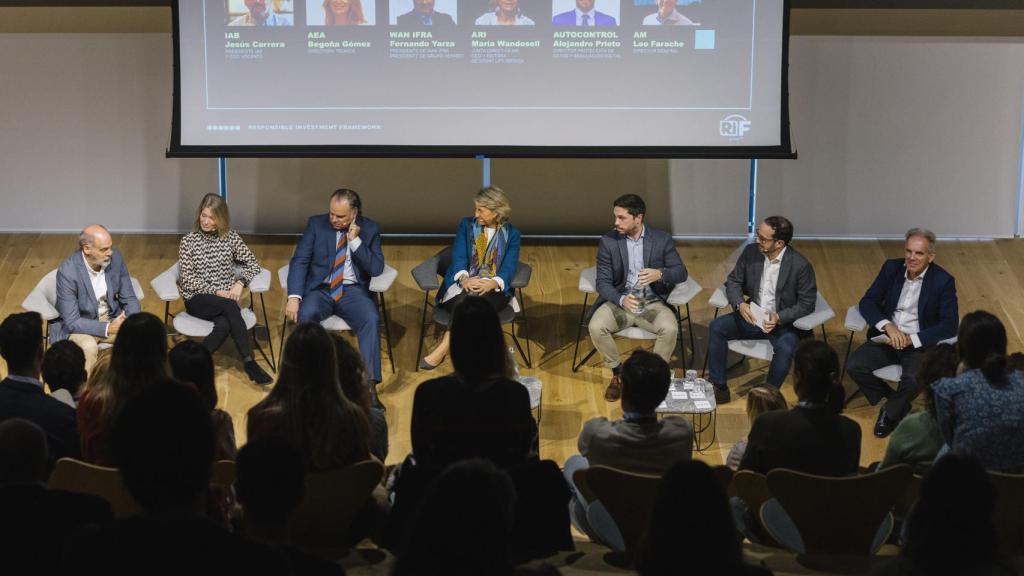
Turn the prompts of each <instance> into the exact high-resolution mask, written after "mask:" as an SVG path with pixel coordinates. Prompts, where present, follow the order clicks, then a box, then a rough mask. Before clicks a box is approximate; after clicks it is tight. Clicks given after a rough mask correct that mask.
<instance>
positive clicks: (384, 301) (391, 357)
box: [377, 293, 420, 374]
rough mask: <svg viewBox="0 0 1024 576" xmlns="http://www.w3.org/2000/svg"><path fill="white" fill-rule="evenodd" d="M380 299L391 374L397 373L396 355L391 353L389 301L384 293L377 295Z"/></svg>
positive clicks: (417, 361) (417, 362)
mask: <svg viewBox="0 0 1024 576" xmlns="http://www.w3.org/2000/svg"><path fill="white" fill-rule="evenodd" d="M377 297H378V298H379V299H380V314H381V316H383V317H384V341H385V342H386V343H387V345H388V359H389V360H390V361H391V373H392V374H394V373H395V354H394V353H393V352H392V351H391V321H390V320H389V319H388V305H387V299H386V298H385V297H384V294H383V293H380V294H377ZM419 363H420V361H419V359H417V360H416V364H417V365H419Z"/></svg>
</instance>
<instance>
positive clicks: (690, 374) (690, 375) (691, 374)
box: [686, 368, 697, 382]
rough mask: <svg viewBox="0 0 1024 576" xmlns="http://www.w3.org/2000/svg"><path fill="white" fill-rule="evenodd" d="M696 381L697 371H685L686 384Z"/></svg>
mask: <svg viewBox="0 0 1024 576" xmlns="http://www.w3.org/2000/svg"><path fill="white" fill-rule="evenodd" d="M696 380H697V371H696V370H694V369H692V368H691V369H689V370H687V371H686V381H687V382H695V381H696Z"/></svg>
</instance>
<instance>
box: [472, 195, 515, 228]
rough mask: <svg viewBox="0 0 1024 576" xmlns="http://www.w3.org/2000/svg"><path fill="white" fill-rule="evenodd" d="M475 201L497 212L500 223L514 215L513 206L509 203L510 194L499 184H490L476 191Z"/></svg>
mask: <svg viewBox="0 0 1024 576" xmlns="http://www.w3.org/2000/svg"><path fill="white" fill-rule="evenodd" d="M473 201H474V202H476V203H477V204H479V205H481V206H483V207H484V208H487V209H488V210H494V211H495V212H497V213H498V224H504V223H505V222H508V220H509V218H511V217H512V206H511V204H509V201H508V195H506V194H505V191H504V190H502V189H501V188H498V187H497V186H488V187H487V188H483V189H481V190H480V191H479V192H477V193H476V197H474V198H473Z"/></svg>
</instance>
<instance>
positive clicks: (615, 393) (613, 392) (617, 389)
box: [604, 374, 622, 402]
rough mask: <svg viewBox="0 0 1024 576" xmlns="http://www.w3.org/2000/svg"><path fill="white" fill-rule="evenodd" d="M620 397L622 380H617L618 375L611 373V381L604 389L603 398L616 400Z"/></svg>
mask: <svg viewBox="0 0 1024 576" xmlns="http://www.w3.org/2000/svg"><path fill="white" fill-rule="evenodd" d="M621 397H622V382H619V375H618V374H612V381H611V382H609V383H608V387H607V388H605V389H604V399H605V400H606V401H608V402H618V401H619V398H621Z"/></svg>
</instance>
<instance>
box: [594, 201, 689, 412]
mask: <svg viewBox="0 0 1024 576" xmlns="http://www.w3.org/2000/svg"><path fill="white" fill-rule="evenodd" d="M646 212H647V206H646V204H645V203H644V200H643V198H640V197H639V196H637V195H636V194H626V195H623V196H620V197H618V198H617V199H616V200H615V202H614V204H613V209H612V213H613V215H614V217H615V224H614V229H613V230H611V231H609V232H606V233H605V234H604V236H601V241H600V244H599V245H598V248H597V294H598V296H597V300H596V301H595V302H594V307H593V308H592V310H593V313H592V315H591V317H590V324H589V330H590V340H591V341H592V342H593V343H594V348H596V349H597V351H598V352H600V353H601V356H602V357H603V358H604V363H605V366H607V367H608V368H610V369H611V371H612V379H611V382H610V383H609V384H608V388H607V389H605V393H604V399H605V400H607V401H609V402H615V401H616V400H618V399H619V398H620V397H621V396H622V384H621V382H620V381H619V364H620V361H619V349H618V346H617V345H616V344H615V338H614V337H613V335H614V334H615V333H616V332H618V331H620V330H623V329H625V328H628V327H630V326H637V327H639V328H642V329H643V330H646V331H648V332H652V333H654V334H655V335H656V336H657V339H656V340H655V342H654V353H655V354H657V355H658V356H661V357H662V358H663V359H664V360H665V362H670V359H671V358H672V350H673V349H675V346H676V338H677V337H678V332H679V325H678V318H677V317H676V312H675V310H674V308H672V307H671V306H669V305H668V303H667V302H666V300H665V299H666V298H667V297H668V294H669V292H671V291H672V288H674V287H675V285H676V284H679V283H680V282H685V281H686V278H687V273H686V266H685V265H684V264H683V259H682V258H680V257H679V253H678V252H676V245H675V242H674V241H673V240H672V235H670V234H669V233H668V232H665V231H663V230H655V229H654V228H650V227H648V226H647V225H646V224H645V223H644V220H645V219H646Z"/></svg>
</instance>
